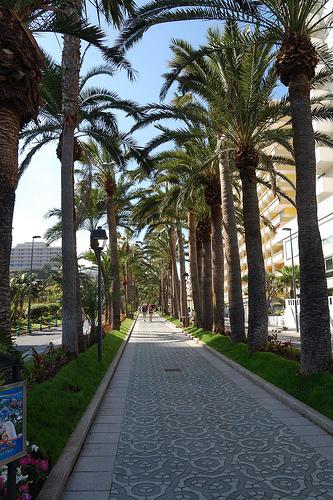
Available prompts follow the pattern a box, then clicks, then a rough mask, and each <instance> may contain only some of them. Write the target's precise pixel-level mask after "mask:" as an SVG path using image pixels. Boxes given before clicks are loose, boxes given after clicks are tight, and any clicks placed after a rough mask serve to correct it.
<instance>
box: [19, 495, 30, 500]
mask: <svg viewBox="0 0 333 500" xmlns="http://www.w3.org/2000/svg"><path fill="white" fill-rule="evenodd" d="M31 499H32V496H31V495H29V493H23V495H22V497H21V500H31Z"/></svg>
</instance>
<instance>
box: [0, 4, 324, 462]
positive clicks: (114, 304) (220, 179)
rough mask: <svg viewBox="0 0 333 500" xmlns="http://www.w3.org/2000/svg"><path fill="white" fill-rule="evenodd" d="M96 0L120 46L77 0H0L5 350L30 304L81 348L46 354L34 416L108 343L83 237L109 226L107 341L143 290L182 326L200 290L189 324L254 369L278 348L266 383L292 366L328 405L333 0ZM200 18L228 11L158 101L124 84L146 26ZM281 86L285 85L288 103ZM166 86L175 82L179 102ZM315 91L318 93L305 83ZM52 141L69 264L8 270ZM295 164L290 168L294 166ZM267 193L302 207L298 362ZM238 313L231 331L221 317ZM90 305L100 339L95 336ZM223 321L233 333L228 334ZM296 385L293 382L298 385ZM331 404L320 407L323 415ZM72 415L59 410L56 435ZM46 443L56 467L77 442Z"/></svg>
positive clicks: (183, 45)
mask: <svg viewBox="0 0 333 500" xmlns="http://www.w3.org/2000/svg"><path fill="white" fill-rule="evenodd" d="M91 3H92V4H93V7H94V8H95V9H96V11H97V13H98V15H99V16H100V17H103V18H104V19H105V20H106V21H107V22H108V23H109V24H110V25H111V27H112V28H113V29H114V30H117V29H119V28H120V29H121V33H120V37H119V40H118V43H117V46H116V47H109V46H108V41H107V39H106V37H105V35H104V33H103V31H102V30H101V29H100V27H96V26H94V25H92V24H91V23H90V22H89V19H88V18H87V15H88V14H87V13H88V10H87V8H86V7H87V6H86V4H85V2H83V1H81V0H73V1H71V2H68V1H64V2H62V1H58V0H57V1H53V0H50V1H48V2H45V1H43V2H38V1H32V0H24V1H22V0H18V1H15V2H13V1H12V0H11V1H9V0H0V78H1V81H2V82H3V84H2V85H1V88H0V122H1V128H0V153H1V154H0V239H1V242H2V245H1V248H0V342H1V344H2V345H3V348H2V350H9V351H10V352H12V347H11V345H12V339H11V336H12V334H13V333H14V332H15V331H16V330H15V329H16V328H17V327H21V328H22V329H24V328H25V327H26V320H27V310H28V304H29V301H30V302H31V303H32V308H31V311H32V316H33V318H32V319H33V321H34V322H35V324H38V322H40V321H41V322H42V324H46V325H47V324H48V321H51V320H52V319H55V318H57V319H59V320H60V316H61V321H62V335H63V339H62V340H63V349H64V353H65V354H66V361H67V359H73V361H72V362H71V363H69V364H66V366H64V367H62V365H63V358H62V354H59V355H58V354H55V353H54V351H53V350H52V348H51V349H50V350H49V352H48V353H47V355H46V356H48V357H46V358H45V359H40V358H39V357H38V355H35V357H34V361H33V363H32V366H33V367H34V373H33V375H31V373H32V372H31V371H30V379H29V377H28V379H29V380H30V382H29V383H31V384H33V387H32V389H31V399H30V401H31V402H30V405H31V406H30V408H31V411H34V410H33V407H34V406H35V405H36V410H35V411H36V415H37V413H38V411H39V410H38V408H41V407H40V406H38V405H39V403H38V401H37V400H38V398H40V400H41V401H43V398H44V396H45V393H44V391H45V387H46V386H47V384H51V385H52V384H54V385H53V386H52V387H53V388H51V386H50V390H51V389H52V391H53V390H54V391H55V392H54V394H55V393H56V392H57V394H63V392H64V388H63V383H65V382H64V381H63V378H62V377H63V375H62V374H63V373H66V374H67V375H66V376H68V380H71V377H72V378H73V383H72V386H73V387H76V386H77V385H76V378H75V377H76V375H75V373H76V371H75V370H76V368H78V369H80V367H81V364H84V360H86V361H87V362H88V361H89V363H90V362H91V360H90V358H91V357H92V353H93V352H94V349H96V347H91V345H92V344H94V342H95V341H96V322H97V279H96V264H97V255H96V253H94V252H93V251H92V250H88V249H87V251H86V252H85V253H84V254H83V255H78V254H77V250H76V233H77V231H79V230H81V229H87V230H89V231H91V230H93V229H96V228H97V227H99V226H102V227H105V228H106V229H107V231H108V244H107V246H106V248H105V249H104V250H103V251H102V254H101V273H102V278H103V323H104V325H103V330H104V332H105V333H107V332H109V331H111V330H112V331H113V333H112V334H111V335H109V336H107V337H106V339H105V340H104V342H105V343H106V347H107V349H109V347H110V353H111V351H112V352H114V351H113V349H115V348H116V346H117V343H119V342H120V341H121V338H122V337H121V336H122V333H120V334H117V333H114V332H116V331H120V332H121V329H122V328H123V327H122V326H121V321H122V320H123V319H124V318H125V317H131V316H132V315H133V313H134V312H135V311H136V310H137V309H138V306H139V305H140V304H142V303H143V302H150V303H154V304H156V305H158V306H159V307H160V309H161V311H162V313H163V314H165V315H169V317H171V316H172V317H174V318H176V320H175V321H178V322H180V323H182V324H183V325H187V323H188V319H189V318H188V316H189V312H188V307H187V295H188V292H189V291H190V292H191V297H192V301H193V308H192V309H193V311H192V317H193V322H194V327H193V328H196V329H198V330H193V332H194V331H197V332H201V331H205V332H206V331H208V332H213V334H214V336H209V342H210V343H211V344H216V345H221V346H222V344H223V349H227V348H228V349H227V350H229V351H230V352H233V353H241V355H239V356H240V358H239V359H241V360H243V361H242V362H245V361H244V360H246V363H247V364H248V366H250V365H251V363H254V365H256V366H257V365H260V360H261V359H266V358H265V356H266V357H267V359H270V360H273V359H274V360H276V361H274V363H273V362H272V365H271V366H270V367H269V368H267V370H269V373H270V375H269V376H270V377H271V374H272V373H273V372H274V370H275V368H276V371H277V372H279V374H278V373H277V374H276V377H277V378H278V377H283V375H281V373H280V372H281V367H280V363H290V364H287V365H283V366H286V367H288V368H286V373H289V375H290V377H291V380H294V381H295V380H296V379H295V377H296V372H297V371H300V373H301V374H302V376H299V379H298V385H297V386H296V387H306V390H305V389H304V390H303V389H302V390H301V389H300V392H302V391H303V395H304V394H305V392H306V391H308V394H311V396H309V400H308V401H306V402H308V403H309V404H311V405H312V406H314V404H315V403H314V400H315V398H316V397H317V396H318V401H322V399H323V396H322V393H321V392H320V391H319V392H318V394H317V393H316V390H315V389H313V390H312V389H311V383H312V382H311V381H312V380H315V379H314V378H313V377H317V378H318V380H325V383H323V387H324V386H325V384H326V378H327V380H330V379H329V377H330V375H329V374H327V373H320V372H325V371H329V370H331V369H332V353H331V335H330V325H329V311H328V301H327V284H326V276H325V269H324V260H323V253H322V246H321V239H320V235H319V229H318V219H317V200H316V194H315V187H316V170H315V169H316V161H315V147H316V145H325V146H328V147H332V146H333V141H332V139H331V137H330V136H329V135H326V134H325V133H322V132H318V131H314V130H313V126H312V122H313V121H315V120H317V121H325V122H331V121H332V117H333V109H332V106H331V104H330V103H331V101H332V97H333V96H332V95H331V93H330V91H329V90H328V91H327V92H326V91H325V88H328V89H329V88H330V84H331V78H332V77H331V75H332V64H333V63H332V60H331V56H330V55H329V52H328V50H327V48H326V46H325V44H324V43H322V44H314V43H313V42H312V38H315V37H316V34H317V32H318V31H319V30H323V29H324V28H326V27H327V28H330V27H331V25H330V23H331V14H332V12H331V11H330V9H329V7H328V2H327V1H323V2H316V1H314V0H286V1H285V2H280V1H275V0H269V1H268V0H267V1H266V0H262V1H250V0H242V2H238V1H233V0H227V1H224V0H218V2H217V3H216V2H210V0H208V1H205V2H199V3H198V2H196V3H195V4H193V5H191V2H186V6H179V5H176V4H175V2H172V1H169V0H155V1H153V2H151V3H149V4H147V5H143V6H142V7H140V8H136V7H135V5H134V2H133V1H132V0H117V1H116V2H114V1H109V0H103V1H102V2H97V1H96V2H94V1H93V2H91ZM201 18H202V19H211V20H219V21H220V20H222V21H224V23H223V24H222V23H220V24H219V28H214V29H210V30H208V33H207V39H206V41H205V43H204V44H203V45H202V46H200V47H193V46H191V45H190V44H189V43H188V42H187V41H186V40H173V41H172V42H171V49H172V57H171V60H170V61H169V68H168V71H167V72H166V74H165V75H164V85H163V87H162V88H161V102H158V103H150V104H146V103H140V104H138V103H135V102H134V101H133V100H132V99H127V98H124V97H123V96H120V95H118V94H116V93H115V92H114V90H113V89H112V85H113V81H112V77H113V75H114V74H115V72H116V71H118V70H125V71H127V74H128V77H129V78H132V79H133V77H134V71H133V69H132V68H131V66H130V64H129V63H128V61H127V59H126V50H128V49H129V48H130V47H131V46H132V45H133V44H134V43H135V42H136V41H137V40H139V39H140V38H141V36H143V34H144V32H145V31H146V30H148V29H149V28H150V27H151V26H153V25H155V24H159V23H164V22H169V21H172V20H175V21H177V20H178V21H179V20H191V19H201ZM244 26H246V27H244ZM38 32H57V33H60V34H62V35H63V54H62V61H61V63H60V62H58V61H53V60H52V59H51V58H50V57H49V56H48V55H47V54H45V53H44V52H43V51H42V50H41V48H40V46H39V45H38V42H39V40H40V39H39V38H35V37H36V35H37V33H38ZM268 34H269V36H268ZM86 42H88V43H89V44H92V45H95V46H96V47H97V48H98V49H100V53H101V58H102V57H103V58H104V64H101V65H98V66H97V67H95V68H90V69H89V70H88V71H87V72H84V71H83V70H82V61H83V59H84V57H83V54H84V50H83V46H82V47H81V44H85V43H86ZM85 50H88V48H86V47H85ZM319 61H321V66H319ZM100 75H103V76H104V77H107V81H108V82H109V83H108V85H109V86H110V88H111V90H109V89H108V88H104V87H101V86H100V85H98V84H97V85H95V83H93V82H95V80H93V79H95V78H97V79H98V77H99V76H100ZM105 81H106V80H105ZM281 85H284V86H285V87H287V88H288V92H287V93H286V94H283V95H282V96H281V97H279V98H277V88H278V87H279V90H281ZM171 88H175V89H176V90H175V93H174V95H172V97H170V92H171ZM316 89H320V93H314V94H310V91H311V90H316ZM278 95H281V92H279V94H278ZM166 100H167V101H166ZM118 113H125V115H127V116H128V117H129V118H130V120H131V121H132V123H133V126H132V127H131V129H130V130H126V131H122V130H120V128H119V125H118V121H119V120H118ZM151 125H153V126H155V130H157V133H156V135H155V136H153V137H152V139H151V140H150V141H149V142H148V143H147V144H145V145H142V144H140V145H138V144H137V143H136V141H135V134H136V131H137V130H139V129H141V128H143V127H145V126H151ZM19 139H21V145H22V153H23V155H24V157H23V161H22V164H21V166H19V163H18V148H19ZM52 141H56V143H57V156H58V158H59V160H60V162H61V190H62V196H61V207H55V208H54V209H52V210H50V212H49V214H48V216H49V217H50V218H52V220H53V221H55V222H54V223H53V225H52V226H51V227H50V229H49V230H48V231H47V234H46V238H47V241H48V242H53V241H55V240H57V239H59V237H61V239H62V256H61V259H60V262H59V266H58V269H57V270H55V271H52V272H51V273H49V276H48V277H47V279H46V280H40V279H38V277H37V276H36V275H34V274H32V275H31V274H28V273H22V274H19V275H16V276H12V277H10V275H9V263H10V247H11V239H12V236H11V234H12V218H13V209H14V203H15V190H16V187H17V183H18V181H19V176H20V175H22V174H23V173H24V172H25V173H24V175H29V168H28V167H29V164H30V162H31V160H32V158H33V157H34V155H35V154H36V153H37V152H38V151H39V150H41V149H42V148H43V147H44V146H45V145H46V144H48V143H50V142H52ZM74 164H75V169H74ZM283 167H286V169H287V170H288V169H289V171H291V174H284V173H283V172H282V170H283ZM295 178H296V182H295ZM260 190H261V191H260ZM259 191H260V192H261V193H262V192H263V193H265V192H272V193H273V194H274V196H276V197H277V198H279V199H284V200H286V201H287V202H288V203H290V205H291V206H295V207H296V209H297V220H298V227H299V260H300V266H299V271H298V272H299V293H300V299H301V351H300V364H299V365H298V364H297V363H296V362H294V361H289V360H284V359H283V360H280V359H279V358H276V357H274V354H272V353H266V352H264V351H267V350H268V349H271V350H272V349H273V350H274V349H275V350H276V351H279V350H280V351H281V349H280V347H279V346H278V343H277V342H275V343H274V341H272V339H269V336H268V313H269V312H270V311H271V310H272V308H273V306H274V307H275V308H276V306H277V305H278V304H281V303H282V304H283V299H284V298H286V297H292V293H293V292H292V289H293V287H292V277H291V273H290V270H288V269H286V268H285V269H284V270H281V271H280V273H276V274H275V275H274V276H273V275H270V274H269V273H267V272H266V270H265V265H264V257H263V250H262V237H261V229H262V228H263V227H264V226H269V227H270V230H272V231H273V232H274V231H276V228H275V227H272V225H271V223H270V221H268V220H267V219H266V218H265V217H264V216H263V214H262V213H260V208H259V200H258V192H259ZM142 235H143V236H142ZM240 237H241V238H244V239H245V244H246V257H247V269H248V271H247V275H246V276H245V275H244V274H243V276H242V273H241V267H240V255H239V238H240ZM137 238H140V239H137ZM83 261H85V262H87V261H88V262H90V264H91V267H90V268H88V267H87V265H86V264H85V265H83ZM297 279H298V278H297ZM245 283H246V288H247V290H246V292H245V287H244V284H245ZM245 293H246V294H247V298H248V304H249V314H248V328H247V329H246V328H245V326H246V325H245V314H244V306H243V301H244V297H245ZM60 307H61V314H60V311H59V309H60ZM226 307H228V312H229V319H230V327H229V326H228V327H226V324H225V310H226ZM83 315H84V318H85V320H86V321H87V323H88V324H89V330H90V333H89V335H84V334H83V322H82V317H83ZM45 322H46V323H45ZM123 324H124V323H123ZM201 329H203V330H201ZM227 332H228V333H230V337H229V338H228V339H226V338H225V337H224V335H223V334H225V333H227ZM221 334H222V335H221ZM203 335H206V333H205V334H203ZM207 335H208V334H207ZM209 335H211V334H209ZM245 342H246V344H245ZM226 346H227V347H226ZM86 349H88V350H86ZM80 351H81V352H82V354H81V355H80V356H79V357H78V355H79V352H80ZM83 351H84V352H83ZM280 353H281V352H280ZM290 353H292V351H291V350H290ZM233 355H235V356H236V357H237V356H238V354H237V355H236V354H233ZM110 356H111V354H110ZM242 356H243V357H242ZM272 356H273V357H272ZM106 359H108V358H106ZM110 359H111V357H110ZM106 362H107V361H105V363H106ZM103 363H104V362H103ZM103 366H104V365H103ZM73 367H76V368H75V370H74V368H73ZM91 367H92V370H93V371H94V373H95V375H94V374H93V373H92V371H91V370H90V371H89V373H90V376H91V379H92V380H94V382H95V384H97V382H98V380H100V379H99V378H98V376H99V375H101V371H100V369H99V368H98V367H97V365H96V364H94V363H92V364H91ZM104 367H105V366H104ZM71 370H73V372H72V371H71ZM265 370H266V368H265V369H264V370H263V376H264V372H265ZM67 371H68V373H67ZM74 372H75V373H74ZM98 374H99V375H98ZM259 374H260V373H259ZM317 374H318V375H317ZM307 375H311V377H309V378H307V377H306V376H307ZM49 376H51V377H52V378H51V379H50V380H49V381H48V380H47V381H45V379H47V378H48V377H49ZM94 377H97V379H98V380H97V379H95V378H94ZM272 377H273V376H272ZM292 377H294V378H292ZM321 377H323V378H321ZM325 377H326V378H325ZM276 380H277V379H276ZM316 380H317V379H316ZM271 381H272V382H273V383H275V382H274V380H273V379H272V380H271ZM287 382H288V381H287V379H286V378H285V382H283V383H284V384H285V388H286V390H288V391H289V386H288V384H287ZM37 383H39V385H38V384H37ZM279 383H282V382H279V381H278V380H277V385H279ZM288 383H289V382H288ZM295 383H296V382H295ZM327 384H328V382H327ZM88 386H89V388H88V389H87V391H86V390H85V388H84V387H82V388H80V390H79V391H77V392H75V391H74V390H73V392H71V391H70V390H69V392H68V394H69V395H68V401H71V398H74V399H73V405H74V406H75V408H74V409H75V411H76V409H77V410H78V412H80V411H81V410H82V408H83V407H84V404H86V403H84V402H86V401H87V399H85V396H84V395H85V394H88V393H89V394H90V395H91V392H89V391H91V390H92V389H93V384H90V381H89V383H88V382H87V387H88ZM280 386H281V385H280ZM47 387H48V386H47ZM327 387H328V386H327ZM283 388H284V387H283ZM59 391H60V392H59ZM304 391H305V392H304ZM65 392H66V391H65ZM33 394H36V396H33ZM37 394H38V397H37ZM316 394H317V396H316ZM45 397H46V396H45ZM66 397H67V396H66ZM66 397H64V411H67V412H68V411H69V407H66V408H65V406H66V405H65V401H67V400H66ZM89 397H90V396H89ZM75 398H76V399H75ZM54 399H55V401H58V402H57V404H60V403H59V399H57V398H54ZM300 399H301V397H300ZM74 400H75V401H74ZM44 403H45V401H44ZM50 404H51V405H53V404H56V403H55V402H51V403H50ZM66 404H67V403H66ZM318 404H319V403H318ZM320 404H321V403H320ZM325 404H326V403H325ZM81 405H82V406H81ZM329 405H330V402H328V403H327V406H325V405H324V406H325V407H324V409H323V410H320V411H323V413H325V414H327V415H328V413H329V409H328V407H329ZM314 407H315V406H314ZM57 412H58V410H57ZM57 412H55V411H54V412H53V413H57ZM330 415H331V414H330ZM39 418H40V415H39V416H38V417H37V416H36V419H34V417H32V420H31V424H30V425H31V427H30V432H31V433H32V434H31V436H32V438H33V439H35V438H36V439H39V438H38V436H37V435H35V434H34V432H35V431H34V425H36V429H37V421H38V419H39ZM59 418H60V417H59ZM34 422H35V423H34ZM59 422H60V420H59V421H58V420H57V421H55V428H56V429H58V427H57V426H58V425H60V423H59ZM49 424H50V422H45V433H46V435H45V439H46V438H48V437H49V436H48V435H47V433H48V432H51V431H50V429H49V428H48V425H49ZM40 439H41V440H42V441H40V442H37V444H40V445H41V447H42V448H44V437H43V436H40ZM45 442H46V441H45ZM50 442H51V447H50V449H49V450H46V451H47V452H48V453H49V454H50V458H51V461H52V462H53V461H54V460H56V458H57V456H58V455H59V453H60V449H61V446H63V444H64V442H65V441H64V442H63V443H62V444H61V445H57V443H56V442H55V440H54V441H52V439H50ZM59 446H60V447H59ZM51 448H52V449H51Z"/></svg>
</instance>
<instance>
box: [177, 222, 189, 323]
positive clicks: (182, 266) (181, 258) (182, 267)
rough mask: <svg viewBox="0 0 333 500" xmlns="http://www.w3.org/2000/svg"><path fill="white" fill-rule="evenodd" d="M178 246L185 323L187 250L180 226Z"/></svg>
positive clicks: (181, 301)
mask: <svg viewBox="0 0 333 500" xmlns="http://www.w3.org/2000/svg"><path fill="white" fill-rule="evenodd" d="M177 237H178V247H179V268H180V310H181V316H182V318H183V323H184V322H185V318H186V316H187V315H186V309H187V291H186V281H185V251H184V238H183V233H182V230H181V228H180V227H178V228H177Z"/></svg>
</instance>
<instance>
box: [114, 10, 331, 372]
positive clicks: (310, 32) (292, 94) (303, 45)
mask: <svg viewBox="0 0 333 500" xmlns="http://www.w3.org/2000/svg"><path fill="white" fill-rule="evenodd" d="M230 17H231V18H233V19H234V20H235V19H240V20H244V21H247V22H252V23H255V24H256V25H257V26H259V28H260V29H261V32H258V39H259V42H261V41H262V39H269V40H270V42H271V43H275V44H276V45H278V46H279V51H278V53H277V55H276V57H274V58H273V60H272V63H273V62H274V60H275V62H276V64H275V67H276V71H277V74H278V75H279V78H280V80H281V82H282V83H283V84H284V85H285V86H287V87H288V88H289V98H290V104H291V106H290V114H291V119H292V132H293V146H294V154H295V163H296V184H297V193H296V206H297V220H298V228H299V255H300V268H301V278H300V282H301V286H300V288H301V313H300V314H301V339H302V354H301V371H302V372H303V373H315V372H318V371H320V370H327V369H329V368H330V367H331V364H332V353H331V334H330V320H329V309H328V301H327V282H326V276H325V266H324V258H323V250H322V244H321V237H320V233H319V226H318V217H317V199H316V157H315V134H314V130H313V126H312V114H311V103H310V90H311V81H312V80H313V78H314V76H315V72H316V68H317V65H318V63H319V61H320V60H324V61H326V62H327V63H330V62H331V57H330V56H329V55H328V51H327V50H326V49H325V47H324V46H319V45H314V43H313V42H312V40H311V37H316V35H317V33H318V32H319V31H320V30H322V31H324V30H325V28H331V27H332V7H331V4H330V1H329V0H323V1H321V2H318V1H317V0H285V1H283V2H281V1H280V0H260V1H256V2H254V1H251V0H242V1H241V2H239V1H233V0H231V1H230V0H218V1H217V2H216V1H213V0H208V1H204V2H203V1H199V3H198V2H195V3H194V2H193V3H191V2H185V3H184V4H183V5H179V4H178V3H177V4H175V2H172V1H170V0H158V1H156V2H151V3H149V4H147V5H145V6H143V7H141V8H140V9H138V10H137V12H136V13H135V15H134V16H133V17H131V18H130V19H129V20H128V21H127V23H126V24H125V27H124V29H123V32H122V35H121V37H120V45H121V46H122V47H123V48H124V47H125V48H128V47H130V46H131V45H133V44H134V43H135V42H136V41H137V40H138V39H139V38H140V37H141V36H142V35H143V33H144V32H145V31H146V30H147V29H148V28H149V27H150V26H153V25H155V24H159V23H165V22H170V21H180V20H185V19H205V20H209V19H211V20H212V19H224V20H225V19H227V18H230ZM260 39H261V40H260ZM244 46H246V42H245V45H244ZM324 72H326V74H327V73H330V72H331V70H330V68H328V71H327V70H324ZM252 153H253V151H252V152H251V151H250V150H247V151H245V150H244V151H243V153H242V155H241V156H243V160H244V159H246V163H247V164H248V165H250V164H253V163H256V158H255V156H253V154H252ZM239 161H240V163H239V165H240V164H241V163H243V165H245V163H244V161H241V157H239ZM249 161H250V163H249ZM245 170H246V169H243V172H245ZM247 170H248V168H247ZM248 173H249V172H248ZM247 177H249V175H247ZM252 178H253V175H252ZM243 179H244V183H247V184H249V183H248V182H247V181H246V179H245V177H244V176H243ZM252 198H253V196H252ZM247 201H248V202H250V201H251V199H248V200H247ZM252 201H253V199H252ZM260 274H261V275H262V272H260ZM262 281H263V279H262V278H261V280H260V283H261V282H262ZM261 285H262V283H261ZM261 288H262V286H261ZM262 301H263V297H262V293H261V298H260V302H262ZM262 326H263V327H264V329H265V325H262ZM262 338H263V339H264V338H265V335H263V336H262Z"/></svg>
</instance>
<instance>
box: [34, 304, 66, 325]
mask: <svg viewBox="0 0 333 500" xmlns="http://www.w3.org/2000/svg"><path fill="white" fill-rule="evenodd" d="M59 311H60V304H57V303H56V302H50V303H49V304H48V303H45V304H32V306H31V319H32V320H36V321H39V319H40V318H44V319H45V318H47V319H49V318H51V319H53V318H54V317H55V316H57V315H58V314H59Z"/></svg>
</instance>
